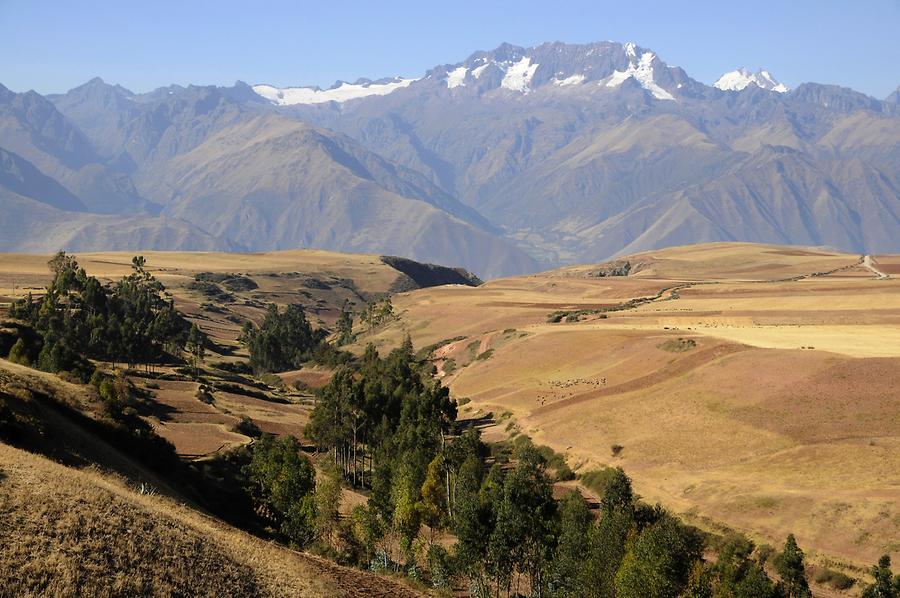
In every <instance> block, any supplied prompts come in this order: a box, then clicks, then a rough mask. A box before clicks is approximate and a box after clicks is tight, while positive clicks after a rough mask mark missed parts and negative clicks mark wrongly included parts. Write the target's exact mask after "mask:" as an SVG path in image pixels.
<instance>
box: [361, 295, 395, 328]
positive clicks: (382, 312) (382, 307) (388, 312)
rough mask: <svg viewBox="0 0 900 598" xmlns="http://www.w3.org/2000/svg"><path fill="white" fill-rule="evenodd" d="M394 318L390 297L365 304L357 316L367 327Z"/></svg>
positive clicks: (378, 324)
mask: <svg viewBox="0 0 900 598" xmlns="http://www.w3.org/2000/svg"><path fill="white" fill-rule="evenodd" d="M393 318H394V305H393V304H392V303H391V299H390V297H386V298H384V299H381V300H380V301H375V302H373V303H370V304H368V305H367V306H366V308H365V309H364V310H363V312H362V313H361V314H360V316H359V320H360V322H362V323H363V324H365V325H366V326H367V327H368V328H369V329H372V328H376V327H378V326H381V325H382V324H384V323H385V322H388V321H390V320H392V319H393Z"/></svg>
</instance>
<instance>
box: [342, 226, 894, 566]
mask: <svg viewBox="0 0 900 598" xmlns="http://www.w3.org/2000/svg"><path fill="white" fill-rule="evenodd" d="M625 262H628V263H629V265H628V267H627V275H622V274H624V270H625V268H623V266H624V264H625ZM898 269H900V258H897V257H895V256H873V257H871V258H867V259H864V258H863V256H859V255H848V254H841V253H835V252H831V251H825V250H818V249H798V248H792V247H791V248H788V247H776V246H765V245H750V244H725V243H718V244H711V245H700V246H690V247H681V248H672V249H666V250H660V251H653V252H648V253H644V254H639V255H635V256H629V257H627V258H621V259H620V260H616V261H615V262H612V263H610V264H603V265H599V266H578V267H571V268H563V269H560V270H555V271H551V272H547V273H543V274H538V275H533V276H523V277H516V278H508V279H502V280H496V281H491V282H488V283H487V284H485V285H483V286H481V287H478V288H462V287H439V288H432V289H423V290H418V291H413V292H410V293H403V294H400V295H397V296H395V297H394V299H393V301H394V306H395V310H396V312H397V313H398V315H399V318H398V319H397V321H395V322H393V323H392V324H391V325H389V326H387V327H385V328H383V329H381V330H378V331H375V332H373V333H368V334H364V335H363V336H362V337H361V338H360V340H359V347H360V350H361V348H362V347H364V345H365V344H366V343H369V342H371V343H374V344H376V345H377V346H383V347H388V346H394V345H395V344H397V343H398V342H399V341H400V339H401V338H402V337H403V336H404V335H405V334H407V333H408V334H410V335H411V338H412V340H413V343H414V344H415V346H417V347H429V349H432V352H431V356H432V358H433V360H434V362H435V365H436V367H437V369H438V372H439V375H440V376H441V377H442V379H443V380H444V383H445V384H447V385H448V386H449V387H450V389H451V391H452V393H453V395H454V396H456V397H457V398H458V399H463V398H464V399H465V400H464V401H463V402H464V403H466V404H465V406H464V407H463V409H462V413H463V415H464V416H465V415H468V416H470V417H481V416H484V415H486V414H493V415H494V416H495V417H496V416H497V415H499V414H507V415H508V417H509V422H510V423H508V424H506V426H505V430H506V433H512V434H514V433H517V432H521V433H524V434H527V435H528V436H530V437H531V438H532V439H533V440H535V441H536V442H539V443H542V444H547V445H549V446H551V447H552V448H554V449H555V450H557V451H558V452H561V453H564V454H565V455H566V457H567V460H568V462H569V465H570V466H571V467H573V468H575V469H576V471H577V472H580V473H584V472H586V471H589V470H592V469H596V468H598V467H601V466H605V465H619V466H622V467H623V468H624V469H625V471H626V472H627V473H628V474H629V475H630V476H633V478H634V480H635V487H636V490H637V491H638V492H639V493H640V494H641V495H642V496H643V497H644V498H645V499H646V500H649V501H658V502H660V503H662V504H663V505H665V506H667V507H669V508H672V509H674V510H676V511H678V512H680V513H681V514H682V515H683V516H684V517H685V518H686V519H687V520H688V521H692V522H694V523H695V524H697V525H700V526H701V527H706V528H707V529H710V530H713V531H724V530H727V529H736V530H740V531H743V532H745V533H748V534H749V535H750V536H751V537H753V538H754V539H755V540H757V541H758V542H759V543H769V544H772V545H776V544H777V543H778V542H779V540H780V538H783V537H784V536H785V535H786V534H788V533H790V532H793V533H795V534H796V535H797V537H798V540H799V541H800V542H801V544H803V545H804V546H805V547H808V548H809V549H810V551H811V553H812V554H813V555H814V556H815V558H817V559H819V560H821V561H823V562H837V563H842V564H845V565H847V566H849V567H851V568H852V567H863V566H866V564H867V563H870V562H872V561H873V560H875V559H876V558H877V557H878V556H879V555H880V554H882V553H885V552H888V553H891V554H892V555H893V556H894V557H895V558H897V557H898V556H900V477H898V475H897V472H898V471H900V401H898V398H897V394H896V389H897V388H898V387H900V367H898V366H900V277H898V276H896V273H897V271H898ZM885 275H887V276H885ZM612 447H616V450H613V448H612Z"/></svg>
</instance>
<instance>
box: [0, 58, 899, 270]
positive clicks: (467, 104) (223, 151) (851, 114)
mask: <svg viewBox="0 0 900 598" xmlns="http://www.w3.org/2000/svg"><path fill="white" fill-rule="evenodd" d="M411 77H415V78H411ZM716 87H718V88H719V89H716V88H715V87H712V86H709V85H704V84H702V83H700V82H698V81H695V80H694V79H691V78H690V77H689V76H688V75H687V74H686V73H685V72H684V71H683V70H682V69H680V68H678V67H674V66H670V65H668V64H666V63H665V62H664V61H663V60H662V58H661V57H660V56H659V55H658V54H657V53H656V52H654V51H652V50H650V49H647V48H642V47H639V46H638V45H636V44H633V43H626V44H619V43H614V42H599V43H593V44H563V43H559V42H553V43H545V44H541V45H538V46H534V47H530V48H522V47H518V46H513V45H510V44H503V45H501V46H499V47H497V48H495V49H494V50H490V51H480V52H475V53H473V54H472V55H470V56H469V57H468V58H466V59H465V60H462V61H460V62H456V63H449V64H443V65H438V66H435V67H434V68H432V69H430V70H428V71H426V72H425V73H422V74H420V75H418V76H416V74H410V73H407V74H406V77H395V78H390V79H381V80H375V81H373V80H367V79H360V80H357V81H356V82H355V83H351V82H342V81H341V82H338V83H336V84H335V85H333V86H331V88H329V89H320V88H314V87H313V88H311V87H289V88H284V89H279V88H276V87H273V86H271V85H257V86H256V87H255V88H251V87H250V86H248V85H246V84H244V83H241V82H237V83H236V84H235V85H234V86H233V87H213V86H196V85H188V86H178V85H172V86H168V87H163V88H159V89H157V90H154V91H151V92H148V93H141V94H134V93H132V92H130V91H128V90H126V89H123V88H120V87H117V86H113V85H107V84H105V83H103V81H101V80H99V79H96V80H94V81H91V82H89V83H87V84H85V85H82V86H80V87H78V88H76V89H73V90H71V91H69V92H68V93H66V94H59V95H55V96H51V97H48V98H42V97H41V96H39V95H38V94H36V93H34V92H29V93H24V94H17V93H14V92H11V91H8V90H5V89H4V88H3V87H2V86H0V130H2V131H3V135H0V147H2V149H0V212H2V213H3V214H6V215H7V216H6V220H4V219H3V218H2V217H0V230H3V231H5V232H9V233H10V234H0V249H5V250H10V249H16V250H25V249H28V250H32V251H36V250H38V249H40V250H42V251H51V250H53V249H56V248H59V247H65V248H82V249H85V248H88V247H90V248H92V249H112V248H129V247H135V246H141V247H153V248H160V249H162V248H169V249H172V248H182V249H184V248H203V249H217V248H218V249H221V248H225V249H228V248H231V249H246V250H254V251H256V250H269V249H282V248H288V247H310V246H314V247H322V248H328V249H339V250H351V251H366V252H372V253H389V254H391V255H402V256H404V257H410V258H413V259H419V260H423V261H430V262H435V263H450V264H459V265H462V266H464V267H466V268H467V269H469V270H472V271H475V272H477V273H479V274H482V275H484V276H487V277H491V276H500V275H507V274H515V273H521V272H525V271H530V270H534V269H537V268H539V267H549V266H552V265H558V264H562V263H576V262H594V261H601V260H603V259H606V258H608V257H610V256H613V255H616V254H624V253H634V252H638V251H643V250H647V249H652V248H656V247H662V246H665V245H677V244H685V243H694V242H698V241H721V240H744V241H763V242H770V243H799V244H806V245H830V246H833V247H836V248H841V249H846V250H852V251H858V252H860V253H873V252H875V253H878V252H880V253H891V252H896V251H900V240H898V235H897V234H896V231H897V230H898V227H900V193H898V191H897V190H898V189H900V172H898V169H897V166H896V165H897V164H898V160H900V154H898V152H900V149H898V148H900V91H898V92H896V93H894V94H892V95H891V96H889V97H888V98H887V99H885V100H883V101H882V100H878V99H875V98H872V97H869V96H867V95H865V94H862V93H859V92H856V91H853V90H852V89H847V88H843V87H839V86H836V85H821V84H817V83H803V84H802V85H799V86H798V87H797V88H796V89H794V90H791V91H788V90H787V89H786V87H784V86H782V85H780V84H779V83H778V82H777V81H776V80H775V79H774V77H772V75H771V74H770V73H768V72H767V71H763V70H760V71H759V72H756V73H751V72H749V71H747V70H745V69H742V70H739V71H736V72H734V73H729V74H728V75H727V76H725V77H723V78H722V79H720V81H719V82H718V83H717V86H716ZM721 89H728V90H741V89H743V90H744V91H743V92H739V91H720V90H721ZM764 89H769V90H771V91H763V90H764ZM776 92H781V93H776ZM48 123H49V124H48ZM4 152H5V154H4ZM4 156H5V159H4ZM4 172H6V176H5V177H4V176H3V175H4ZM54 181H55V183H56V184H54ZM156 213H159V214H160V216H161V217H159V218H157V217H155V216H154V217H153V218H151V219H150V220H148V218H150V217H151V216H152V215H153V214H156ZM772 214H775V215H777V218H773V217H772ZM148 223H149V224H148ZM4 225H5V228H4ZM36 239H37V240H39V241H36ZM36 243H40V244H39V245H38V244H36Z"/></svg>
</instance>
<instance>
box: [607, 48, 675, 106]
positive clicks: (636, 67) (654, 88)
mask: <svg viewBox="0 0 900 598" xmlns="http://www.w3.org/2000/svg"><path fill="white" fill-rule="evenodd" d="M626 45H627V44H626ZM631 46H632V48H631V50H632V52H633V51H634V49H633V47H634V44H632V45H631ZM625 51H626V53H627V52H628V49H627V48H626V50H625ZM654 58H656V55H655V54H654V53H653V52H644V53H643V54H641V59H640V60H639V61H638V62H637V64H635V63H634V62H633V61H632V62H631V63H629V65H628V68H627V69H625V70H624V71H613V74H612V75H610V76H609V78H608V79H607V81H606V86H607V87H618V86H619V85H621V84H622V83H624V82H625V81H626V80H628V79H632V78H633V79H634V80H635V81H637V82H638V84H640V86H641V87H643V88H644V89H646V90H647V91H649V92H650V93H652V94H653V97H655V98H656V99H657V100H674V99H675V96H673V95H672V94H670V93H669V92H668V91H666V90H665V89H663V88H662V87H660V86H659V85H657V84H656V81H654V80H653V59H654Z"/></svg>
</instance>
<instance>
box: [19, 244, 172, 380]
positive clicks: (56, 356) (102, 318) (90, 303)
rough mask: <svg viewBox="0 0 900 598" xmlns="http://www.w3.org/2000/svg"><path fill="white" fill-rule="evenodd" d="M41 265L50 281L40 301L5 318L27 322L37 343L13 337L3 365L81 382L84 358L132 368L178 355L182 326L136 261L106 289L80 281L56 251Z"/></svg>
mask: <svg viewBox="0 0 900 598" xmlns="http://www.w3.org/2000/svg"><path fill="white" fill-rule="evenodd" d="M48 265H49V267H50V271H51V272H52V273H53V280H52V281H51V283H50V285H49V286H48V287H47V291H46V293H45V294H44V296H43V297H42V298H40V300H35V299H34V298H33V297H32V296H31V295H30V294H29V296H28V297H26V298H25V299H23V300H20V301H18V302H16V303H14V304H13V306H12V308H11V310H10V315H11V316H12V317H14V318H19V319H22V320H25V321H27V322H28V323H30V324H31V326H32V327H33V329H34V330H35V331H36V332H37V333H38V337H39V342H38V343H37V344H36V345H32V346H30V345H29V344H28V343H27V342H26V339H24V337H23V338H20V339H19V340H18V341H17V342H16V345H14V346H13V349H12V352H11V353H10V358H11V360H14V361H18V362H20V363H24V364H27V365H33V366H35V367H37V368H38V369H42V370H45V371H49V372H60V371H71V372H75V373H77V374H80V375H81V376H82V377H84V378H85V379H86V378H87V377H88V376H89V374H90V371H91V368H90V366H89V365H88V364H87V363H86V361H85V360H86V359H87V358H91V359H99V360H104V361H111V362H114V363H115V362H125V363H127V364H128V365H129V366H132V367H133V366H135V365H137V364H150V363H156V362H158V361H159V360H161V359H164V358H165V357H166V356H167V355H179V354H180V351H181V349H182V348H183V347H184V344H185V341H186V340H187V337H188V333H189V331H190V325H189V324H188V322H187V321H186V320H185V319H184V318H183V317H181V315H180V314H178V312H177V311H176V310H175V306H174V304H173V302H172V301H171V299H168V298H166V297H165V296H164V294H163V292H164V290H165V289H164V287H163V285H162V284H161V283H160V282H159V281H158V280H156V279H155V278H154V277H153V276H152V275H151V274H150V273H149V272H148V271H147V270H146V269H145V266H146V262H145V260H144V258H143V257H140V256H139V257H135V258H134V259H133V260H132V272H131V274H129V275H128V276H125V277H124V278H122V279H121V280H120V281H118V282H116V283H115V284H113V285H109V286H104V285H102V284H101V283H100V281H98V280H97V279H96V278H95V277H93V276H88V275H87V274H86V273H85V271H84V269H83V268H80V267H79V266H78V262H77V261H76V259H75V257H73V256H70V255H66V254H65V253H64V252H59V253H57V254H56V255H55V256H54V257H53V259H51V260H50V262H49V263H48Z"/></svg>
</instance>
